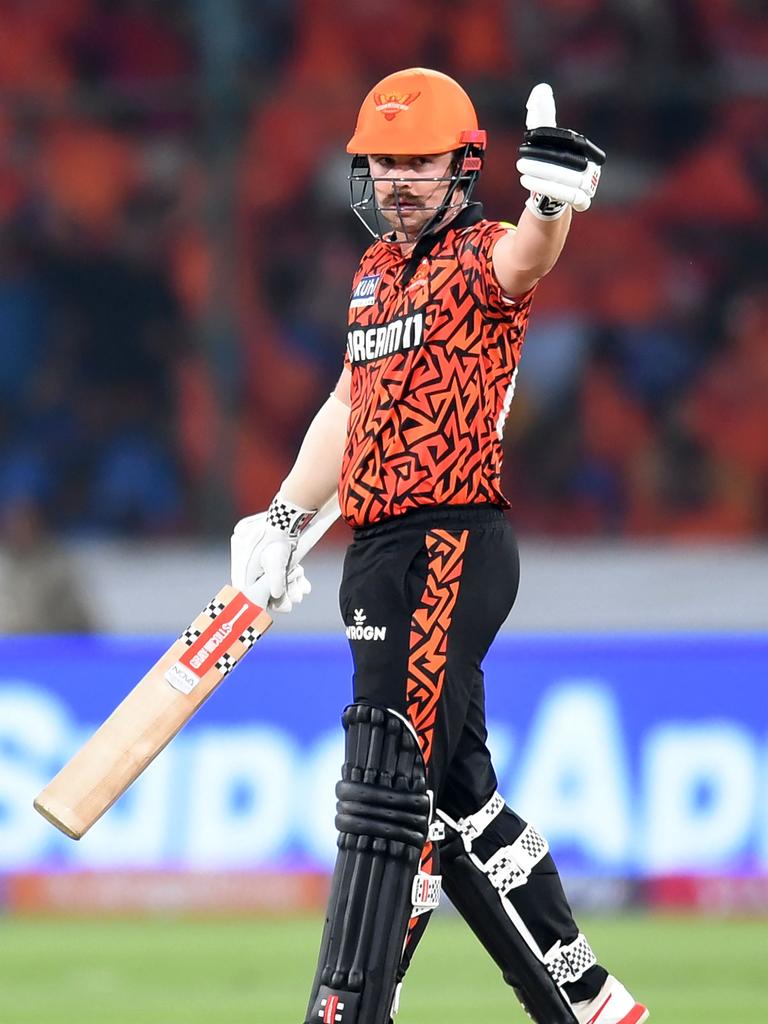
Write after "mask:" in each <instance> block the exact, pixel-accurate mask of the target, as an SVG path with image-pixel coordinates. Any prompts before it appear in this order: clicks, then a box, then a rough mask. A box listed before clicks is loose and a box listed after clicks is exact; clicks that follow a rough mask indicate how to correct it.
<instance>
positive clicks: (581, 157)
mask: <svg viewBox="0 0 768 1024" xmlns="http://www.w3.org/2000/svg"><path fill="white" fill-rule="evenodd" d="M526 129H527V131H526V133H525V136H524V139H523V144H522V146H521V147H520V159H519V160H518V162H517V169H518V170H519V171H520V174H521V178H520V181H521V184H522V185H523V187H524V188H527V189H529V190H530V196H529V197H528V201H527V202H526V204H525V209H524V210H523V213H522V216H521V217H520V221H519V224H518V226H517V228H516V229H510V230H509V231H508V232H507V234H506V235H504V236H502V238H500V239H499V241H498V242H497V243H496V246H495V248H494V250H493V269H494V273H495V274H496V278H497V280H498V282H499V284H500V285H501V287H502V290H503V291H504V292H505V294H506V295H509V296H510V298H516V297H518V296H520V295H523V294H525V292H527V291H529V290H530V289H531V288H532V287H533V286H534V285H535V284H536V283H537V282H538V281H539V280H540V279H541V278H542V277H544V275H545V274H548V273H549V271H550V270H551V269H552V267H554V265H555V263H556V262H557V259H558V257H559V255H560V253H561V252H562V249H563V246H564V244H565V239H566V237H567V235H568V230H569V228H570V226H571V214H572V210H577V211H583V210H587V209H589V206H590V203H591V202H592V198H593V196H594V194H595V192H596V190H597V185H598V182H599V181H600V170H601V167H602V164H603V163H604V161H605V153H603V151H602V150H600V149H598V148H597V146H595V145H593V143H591V142H590V141H589V139H586V138H584V136H583V135H579V134H578V133H577V132H572V131H569V130H567V129H563V128H557V127H556V110H555V98H554V96H553V94H552V89H551V87H550V86H549V85H547V84H546V83H544V82H542V83H540V84H539V85H537V86H535V87H534V88H533V89H532V90H531V94H530V96H529V97H528V103H527V116H526Z"/></svg>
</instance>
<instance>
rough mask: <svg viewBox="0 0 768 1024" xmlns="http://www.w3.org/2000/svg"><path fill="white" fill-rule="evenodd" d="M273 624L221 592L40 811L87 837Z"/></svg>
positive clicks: (42, 798) (41, 800) (235, 594)
mask: <svg viewBox="0 0 768 1024" xmlns="http://www.w3.org/2000/svg"><path fill="white" fill-rule="evenodd" d="M271 624H272V619H271V617H270V616H269V614H268V613H267V612H265V611H264V609H263V608H261V607H260V606H259V605H258V604H256V603H255V602H254V601H252V600H250V598H248V597H246V595H245V594H243V593H241V592H240V591H239V590H235V588H234V587H231V586H225V587H222V589H221V590H220V591H219V592H218V594H216V596H215V597H214V598H213V599H212V600H211V601H210V602H209V603H208V605H206V607H205V608H204V609H203V611H202V612H200V614H199V615H198V616H197V618H196V619H195V620H194V621H193V622H191V623H190V625H189V626H188V627H187V629H185V630H184V632H183V633H182V634H181V636H180V637H179V639H178V640H177V641H176V642H175V643H174V644H172V646H171V647H170V648H169V649H168V650H167V651H166V652H165V654H164V655H163V656H162V657H161V658H160V659H159V660H158V661H157V662H156V663H155V664H154V665H153V666H152V668H151V669H150V670H149V672H147V674H146V675H145V676H144V678H143V679H142V680H141V681H140V682H139V683H137V684H136V686H135V687H134V688H133V690H131V692H130V693H129V694H128V696H127V697H126V698H125V700H123V702H122V703H121V704H119V705H118V707H117V708H115V710H114V711H113V712H112V714H111V715H110V716H109V718H108V719H107V720H106V721H105V722H104V723H103V725H101V726H100V727H99V728H98V729H97V730H96V732H95V733H94V734H93V735H92V736H91V737H90V739H89V740H87V741H86V743H85V744H84V745H83V746H82V747H81V748H80V749H79V750H78V751H77V753H76V754H75V755H74V756H73V757H72V758H71V760H69V761H68V762H67V764H65V765H64V767H63V768H62V769H61V771H60V772H59V773H58V775H56V776H55V778H54V779H52V780H51V782H49V783H48V785H47V786H46V787H45V788H44V789H43V790H42V792H41V793H39V794H38V796H37V797H36V799H35V802H34V806H35V808H36V810H38V811H39V812H40V814H42V815H43V816H44V817H45V818H47V819H48V821H50V822H51V823H52V824H53V825H55V826H56V828H58V829H60V830H61V831H62V832H64V833H65V835H68V836H70V837H71V838H73V839H80V837H81V836H83V835H84V834H85V832H87V830H88V829H89V828H90V827H91V825H93V823H94V822H95V821H97V820H98V819H99V818H100V817H101V815H102V814H104V812H105V811H106V810H107V809H108V808H109V807H111V806H112V804H113V803H114V802H115V800H117V798H118V797H119V796H121V795H122V794H123V793H124V792H125V790H126V789H127V788H128V786H130V784H131V783H132V782H133V781H134V780H135V779H136V778H137V777H138V776H139V775H140V774H141V772H143V771H144V769H145V768H146V767H147V765H148V764H149V763H150V762H151V761H152V760H153V759H154V758H155V757H156V756H157V755H158V754H159V753H160V751H161V750H162V749H163V748H164V747H165V746H166V745H167V744H168V743H169V742H170V740H171V739H173V737H174V736H175V735H176V733H177V732H178V731H179V730H180V729H181V728H182V726H183V725H184V724H185V723H186V722H187V721H188V720H189V719H190V718H191V717H192V715H193V714H194V713H195V711H197V709H198V708H199V707H200V705H201V704H202V703H203V702H204V701H205V700H206V699H207V698H208V697H209V696H210V695H211V694H212V693H213V691H214V690H215V689H216V688H217V687H218V686H219V684H220V683H221V682H222V680H223V679H224V678H225V677H226V676H227V675H228V674H229V673H230V672H231V671H232V669H233V668H234V667H235V666H236V665H237V664H239V662H240V661H241V659H242V658H243V657H245V655H246V654H247V653H248V651H249V650H250V649H251V647H252V646H253V644H254V643H255V642H256V641H257V640H258V639H259V637H261V636H263V635H264V633H265V632H266V631H267V629H268V628H269V627H270V625H271Z"/></svg>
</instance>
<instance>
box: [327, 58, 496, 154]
mask: <svg viewBox="0 0 768 1024" xmlns="http://www.w3.org/2000/svg"><path fill="white" fill-rule="evenodd" d="M468 143H471V144H473V145H475V146H480V147H481V148H484V147H485V132H483V131H480V129H479V128H478V127H477V114H476V113H475V108H474V107H473V106H472V100H470V98H469V96H467V94H466V92H464V90H463V89H462V87H461V86H460V85H459V83H458V82H456V81H454V80H453V79H452V78H450V77H449V76H448V75H444V74H443V73H442V72H440V71H431V70H430V69H429V68H407V69H406V70H405V71H396V72H395V73H394V74H392V75H387V77H386V78H382V80H381V81H380V82H379V83H378V84H377V85H374V87H373V88H372V89H371V91H370V92H369V93H368V95H367V96H366V97H365V99H364V100H363V105H362V106H361V107H360V113H359V114H358V116H357V125H356V127H355V133H354V135H353V136H352V138H351V139H350V140H349V142H348V143H347V152H348V153H355V154H366V153H388V154H392V155H394V156H401V155H405V154H420V155H425V156H427V155H431V154H433V153H447V152H449V150H453V149H459V148H460V147H461V146H465V145H467V144H468Z"/></svg>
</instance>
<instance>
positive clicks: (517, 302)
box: [457, 221, 535, 320]
mask: <svg viewBox="0 0 768 1024" xmlns="http://www.w3.org/2000/svg"><path fill="white" fill-rule="evenodd" d="M516 230H517V228H516V227H515V225H514V224H508V223H505V222H499V221H485V222H484V223H482V224H478V225H477V226H476V227H474V228H471V229H469V230H468V231H467V232H466V233H464V234H463V236H461V237H460V238H459V240H458V243H459V244H458V249H457V255H458V258H459V263H460V264H461V267H462V270H463V272H464V278H465V280H466V282H467V288H468V289H469V292H470V294H471V296H472V298H473V299H474V300H475V302H476V303H477V305H478V306H479V307H480V308H481V309H482V310H483V312H484V313H485V315H486V316H488V317H490V318H492V319H496V320H513V319H515V318H517V317H519V316H520V314H521V312H522V311H524V310H525V311H527V309H528V307H529V306H530V304H531V299H532V297H533V293H534V291H535V286H534V288H531V289H530V290H529V291H528V292H526V293H525V295H522V296H520V297H518V298H516V299H510V298H508V297H507V296H506V295H504V293H503V291H502V290H501V286H500V285H499V282H498V281H497V279H496V274H495V273H494V270H493V249H494V246H495V245H496V243H497V242H498V241H499V239H500V238H502V237H503V236H504V235H505V234H506V233H507V232H508V231H516Z"/></svg>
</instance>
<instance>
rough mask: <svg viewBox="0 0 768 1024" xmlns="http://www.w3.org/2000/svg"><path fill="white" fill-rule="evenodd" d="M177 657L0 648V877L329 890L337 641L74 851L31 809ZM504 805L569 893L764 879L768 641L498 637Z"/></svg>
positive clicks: (241, 702)
mask: <svg viewBox="0 0 768 1024" xmlns="http://www.w3.org/2000/svg"><path fill="white" fill-rule="evenodd" d="M168 643H169V639H168V638H165V639H164V638H152V639H114V638H56V637H43V638H19V639H4V640H2V641H0V666H1V668H0V872H3V871H26V870H42V869H49V868H78V869H81V870H82V869H99V868H110V869H114V868H134V867H137V868H139V867H140V868H155V867H174V868H187V867H189V868H196V869H222V868H232V869H235V868H248V869H250V868H263V869H274V868H279V869H286V868H301V869H317V868H320V869H325V868H327V867H329V866H330V865H331V864H332V862H333V858H334V854H335V834H334V829H333V813H334V795H333V789H334V785H335V782H336V779H337V777H338V771H339V765H340V762H341V759H342V735H341V728H340V725H339V714H340V711H341V709H342V708H343V706H344V705H345V703H346V702H347V700H348V695H349V675H350V670H351V662H350V657H349V653H348V650H347V646H346V641H345V640H344V639H343V638H341V637H316V636H313V637H304V638H297V637H295V636H290V637H289V636H283V637H281V636H279V635H271V636H269V637H267V638H265V640H264V641H262V642H261V643H259V644H258V645H257V647H256V648H255V650H254V651H253V652H252V653H251V654H250V655H249V657H248V658H247V659H246V660H245V662H244V663H243V665H242V666H241V667H240V668H239V669H238V670H237V672H235V673H234V674H233V675H232V676H231V677H229V678H228V679H227V680H225V682H224V683H223V685H222V686H221V688H220V689H219V690H218V691H217V692H216V693H215V694H214V696H213V697H212V698H211V700H210V701H209V702H208V703H207V704H206V705H205V706H204V707H203V709H202V710H201V711H200V712H199V713H198V715H197V716H196V717H195V718H194V719H193V720H192V722H191V723H190V724H189V725H188V726H187V727H186V728H185V729H184V730H183V732H182V733H181V734H180V735H179V736H178V737H177V738H176V739H175V740H174V741H173V742H172V743H171V744H170V746H169V747H168V748H167V749H166V750H165V751H164V752H163V754H161V756H160V757H159V758H158V759H157V761H156V762H155V763H154V764H153V765H152V766H151V767H150V768H149V769H148V770H147V772H146V773H145V774H144V775H143V776H142V777H141V778H140V779H139V780H138V781H137V782H136V783H135V785H134V786H133V787H132V788H131V789H130V790H129V791H128V793H127V794H126V795H125V796H124V797H123V798H122V799H121V800H120V801H119V802H118V803H117V804H116V805H115V806H114V807H113V808H112V809H111V810H110V811H109V812H108V813H107V814H106V815H105V817H104V818H102V820H101V821H100V822H98V823H97V824H96V825H95V826H94V827H93V829H92V830H91V831H90V832H89V833H88V834H87V835H86V836H85V837H84V839H83V840H81V841H80V842H79V843H75V842H73V841H72V840H69V839H67V838H65V837H64V836H62V835H60V834H59V833H58V832H57V831H56V830H55V829H54V828H52V826H51V825H50V824H48V823H47V822H46V821H44V820H43V819H42V818H41V817H40V816H39V815H37V814H36V813H35V812H34V811H33V810H32V799H33V797H34V795H35V794H36V793H37V792H38V791H39V790H40V789H41V788H42V786H43V785H44V784H45V783H46V782H47V781H48V780H49V778H50V777H51V776H52V775H53V774H54V772H55V771H56V770H57V769H58V768H59V767H60V766H61V764H62V763H63V762H64V761H65V760H66V759H67V757H69V755H70V754H71V753H72V752H73V751H74V750H75V749H76V748H77V747H78V746H79V745H80V743H81V742H82V741H83V740H84V739H85V738H86V737H87V736H88V735H89V734H90V732H92V730H93V729H94V728H95V727H96V726H97V725H98V724H100V722H101V721H103V719H104V718H105V717H106V716H107V715H108V714H109V713H110V712H111V711H112V709H113V708H114V707H115V706H116V704H118V703H119V701H120V700H121V699H122V697H123V696H124V695H125V694H126V693H127V692H128V690H129V689H131V687H132V686H133V685H134V684H135V683H136V681H137V680H138V679H139V678H141V676H142V675H143V674H144V673H145V672H146V670H147V668H148V667H149V666H151V665H152V664H153V662H154V661H155V660H156V659H157V657H158V656H159V655H160V654H161V653H162V652H163V651H164V650H165V648H166V647H167V646H168ZM485 670H486V683H487V707H488V719H489V729H490V744H491V747H492V750H493V753H494V758H495V762H496V767H497V773H498V776H499V785H500V789H501V791H502V793H503V794H504V795H505V797H506V799H507V801H508V802H509V803H510V804H511V805H512V806H513V807H515V809H516V810H518V811H519V812H520V813H521V814H522V815H523V816H524V817H526V818H528V819H529V820H531V821H532V822H533V823H534V824H535V825H536V826H537V828H538V829H539V830H540V831H542V832H543V833H544V834H545V835H547V837H548V838H549V841H550V844H551V846H552V849H553V852H554V854H555V857H556V859H557V860H558V863H559V865H560V867H561V869H562V870H563V871H564V872H566V873H568V874H571V875H590V876H594V875H600V876H617V877H618V876H623V877H626V876H635V877H644V876H649V875H657V874H672V873H688V874H690V873H699V872H700V873H703V874H704V873H712V874H728V873H731V874H757V873H762V872H765V871H766V870H767V869H768V700H766V679H767V678H768V637H763V636H748V635H745V636H719V637H718V636H715V637H710V636H682V637H677V636H669V637H651V636H641V635H632V636H623V637H622V636H615V635H611V636H605V637H601V636H588V637H586V636H585V637H577V636H576V637H575V636H529V637H511V636H506V637H501V638H499V640H498V641H497V642H496V644H495V645H494V648H493V651H492V653H491V654H490V655H489V657H488V659H487V661H486V665H485Z"/></svg>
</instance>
